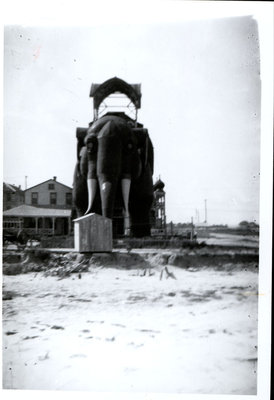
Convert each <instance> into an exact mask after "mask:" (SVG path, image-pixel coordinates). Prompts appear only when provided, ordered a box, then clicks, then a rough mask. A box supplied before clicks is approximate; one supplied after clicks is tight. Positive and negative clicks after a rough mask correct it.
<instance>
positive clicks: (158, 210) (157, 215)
mask: <svg viewBox="0 0 274 400" xmlns="http://www.w3.org/2000/svg"><path fill="white" fill-rule="evenodd" d="M164 187H165V184H164V182H163V181H161V179H160V178H159V179H158V180H157V181H156V183H155V184H154V185H153V190H154V199H153V203H152V207H151V234H152V236H153V235H161V236H164V235H166V200H165V196H166V193H165V191H164Z"/></svg>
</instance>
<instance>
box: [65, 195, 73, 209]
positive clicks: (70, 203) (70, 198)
mask: <svg viewBox="0 0 274 400" xmlns="http://www.w3.org/2000/svg"><path fill="white" fill-rule="evenodd" d="M66 205H67V206H71V205H72V194H71V193H66Z"/></svg>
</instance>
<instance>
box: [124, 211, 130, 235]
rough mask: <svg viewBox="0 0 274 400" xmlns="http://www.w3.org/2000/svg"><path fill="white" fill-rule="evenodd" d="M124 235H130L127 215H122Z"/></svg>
mask: <svg viewBox="0 0 274 400" xmlns="http://www.w3.org/2000/svg"><path fill="white" fill-rule="evenodd" d="M124 235H125V236H130V218H129V215H127V216H125V217H124Z"/></svg>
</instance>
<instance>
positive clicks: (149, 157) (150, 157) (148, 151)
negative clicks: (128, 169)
mask: <svg viewBox="0 0 274 400" xmlns="http://www.w3.org/2000/svg"><path fill="white" fill-rule="evenodd" d="M148 164H149V166H150V169H151V172H152V175H153V172H154V151H153V146H152V142H151V140H150V137H149V136H148V135H147V137H146V143H145V166H146V167H147V165H148Z"/></svg>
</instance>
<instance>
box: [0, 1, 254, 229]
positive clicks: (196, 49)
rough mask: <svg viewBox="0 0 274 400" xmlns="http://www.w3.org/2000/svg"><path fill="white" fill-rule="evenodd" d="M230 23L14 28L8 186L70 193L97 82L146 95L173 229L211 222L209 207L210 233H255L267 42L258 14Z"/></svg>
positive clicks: (9, 46) (147, 121) (144, 115)
mask: <svg viewBox="0 0 274 400" xmlns="http://www.w3.org/2000/svg"><path fill="white" fill-rule="evenodd" d="M232 3H233V2H232ZM169 4H170V3H169ZM174 11H176V10H174ZM161 15H162V14H161ZM230 15H231V14H228V16H227V17H222V18H220V17H215V16H214V15H213V16H210V15H209V16H208V17H207V18H201V19H197V18H193V19H192V18H190V19H186V18H181V19H180V18H179V17H178V16H177V18H174V19H166V20H165V18H163V17H161V18H159V20H157V18H152V19H151V20H146V19H145V20H144V21H141V22H140V23H138V22H136V21H135V22H134V23H129V22H128V20H126V19H124V20H123V21H122V22H121V23H117V20H115V19H114V18H113V19H111V18H106V19H104V18H102V17H101V18H99V20H97V19H96V18H94V19H93V18H91V21H90V23H89V24H79V25H73V24H71V25H69V24H68V25H65V26H64V25H62V24H58V23H55V24H48V25H47V24H42V25H39V24H35V23H33V24H20V23H16V24H6V26H5V32H4V135H3V155H4V163H3V180H4V181H5V182H8V183H12V184H16V185H21V187H22V188H23V189H25V183H26V178H25V177H26V176H27V187H28V188H29V187H31V186H34V185H36V184H38V183H40V182H43V181H45V180H48V179H50V178H52V177H53V176H57V180H58V181H59V182H61V183H64V184H66V185H68V186H72V179H73V170H74V166H75V163H76V137H75V133H76V128H77V127H86V126H87V125H88V123H89V122H90V121H92V119H93V113H92V99H91V98H90V97H89V91H90V87H91V84H92V83H103V82H104V81H105V80H107V79H109V78H112V77H114V76H117V77H119V78H121V79H123V80H125V81H127V82H128V83H141V85H142V86H141V90H142V107H141V110H140V111H139V118H138V121H139V122H141V123H143V124H144V127H145V128H147V129H148V131H149V134H150V137H151V140H152V142H153V145H154V152H155V168H154V181H156V180H157V179H158V177H159V176H160V177H161V179H162V180H163V181H164V183H165V191H166V214H167V221H173V222H175V223H176V222H190V221H191V218H192V217H193V219H194V222H195V223H197V222H203V221H204V218H205V209H204V205H205V200H206V201H207V221H208V223H209V224H229V225H236V224H238V223H239V222H240V221H242V220H247V221H255V222H257V223H258V222H259V195H260V143H261V64H260V51H261V50H260V36H259V32H258V23H257V20H256V18H254V17H252V15H250V14H247V15H241V16H237V15H235V16H233V17H231V16H230ZM184 16H185V15H184Z"/></svg>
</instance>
